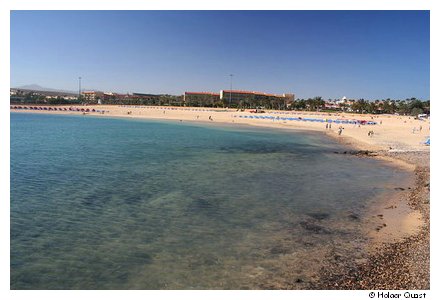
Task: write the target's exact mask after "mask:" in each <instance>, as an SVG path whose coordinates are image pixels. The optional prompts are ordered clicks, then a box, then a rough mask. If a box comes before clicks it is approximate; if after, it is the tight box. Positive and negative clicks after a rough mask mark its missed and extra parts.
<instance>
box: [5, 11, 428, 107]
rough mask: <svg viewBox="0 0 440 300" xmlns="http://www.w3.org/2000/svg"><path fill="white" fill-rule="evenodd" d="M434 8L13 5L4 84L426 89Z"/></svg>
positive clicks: (173, 90) (405, 92)
mask: <svg viewBox="0 0 440 300" xmlns="http://www.w3.org/2000/svg"><path fill="white" fill-rule="evenodd" d="M429 54H430V53H429V11H13V12H11V87H16V86H21V85H27V84H39V85H41V86H44V87H50V88H57V89H65V90H73V91H77V90H78V77H79V76H81V77H82V78H83V79H82V82H83V87H84V88H85V89H96V90H103V91H116V92H130V93H131V92H143V93H169V94H181V93H182V92H184V91H219V90H220V89H229V84H230V77H229V74H231V73H232V74H234V76H233V88H234V89H241V90H254V91H263V92H270V93H288V92H293V93H294V94H295V95H296V96H297V97H299V98H308V97H314V96H322V97H324V98H340V97H342V96H347V97H349V98H365V99H382V98H392V99H405V98H410V97H417V98H420V99H424V100H426V99H429V70H430V67H429V63H430V62H429Z"/></svg>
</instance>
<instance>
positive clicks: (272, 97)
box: [82, 90, 295, 108]
mask: <svg viewBox="0 0 440 300" xmlns="http://www.w3.org/2000/svg"><path fill="white" fill-rule="evenodd" d="M82 96H83V97H84V99H85V100H86V101H88V102H97V103H106V102H108V101H115V100H116V101H117V100H131V101H133V100H146V101H154V100H159V99H161V98H166V97H167V96H168V97H169V95H158V94H142V93H133V94H117V93H104V92H99V91H84V92H82ZM174 97H175V99H176V101H178V102H181V103H179V104H180V105H185V106H220V105H223V106H251V105H252V106H255V105H258V106H272V107H280V108H281V107H286V106H287V107H288V106H289V105H290V104H291V103H293V101H295V95H294V94H282V95H277V94H268V93H262V92H253V91H240V90H221V91H220V92H219V93H214V92H184V93H183V95H182V96H174Z"/></svg>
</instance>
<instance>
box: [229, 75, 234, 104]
mask: <svg viewBox="0 0 440 300" xmlns="http://www.w3.org/2000/svg"><path fill="white" fill-rule="evenodd" d="M229 76H230V77H231V85H230V87H229V108H231V100H232V76H234V74H229Z"/></svg>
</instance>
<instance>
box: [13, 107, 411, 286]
mask: <svg viewBox="0 0 440 300" xmlns="http://www.w3.org/2000/svg"><path fill="white" fill-rule="evenodd" d="M341 149H342V148H341V146H340V145H338V144H336V143H335V142H334V141H332V140H330V139H328V138H326V137H324V136H320V135H311V134H308V135H305V134H300V133H287V132H277V131H273V130H264V129H254V128H246V127H242V128H232V127H227V126H223V127H222V126H218V127H214V126H208V125H196V124H189V123H185V122H183V123H180V122H176V123H167V122H160V121H145V120H125V119H104V118H98V117H90V116H62V115H42V114H27V113H26V114H20V113H11V288H12V289H256V288H277V287H284V286H289V287H290V288H301V284H304V282H308V281H309V280H311V279H310V278H311V277H313V275H314V274H315V273H316V272H319V264H320V262H321V261H322V259H323V257H319V256H320V255H325V254H326V253H327V254H328V253H329V251H330V252H331V251H336V250H337V251H339V252H341V251H342V249H345V250H346V251H348V252H352V251H358V252H361V248H362V241H363V238H362V236H361V234H360V228H359V226H360V225H359V224H360V219H362V213H363V212H364V209H365V207H366V206H367V205H368V203H369V202H370V201H371V200H372V199H373V198H374V197H376V196H377V195H379V194H381V193H382V192H387V191H389V190H391V189H392V188H393V187H394V186H395V184H396V183H397V182H399V181H400V180H401V179H402V178H403V177H404V176H405V174H403V173H402V172H401V171H396V170H395V169H392V168H390V167H389V166H386V165H384V164H382V163H379V162H377V161H375V160H372V159H368V158H364V159H360V158H355V157H352V156H349V155H340V154H335V153H334V152H335V151H341ZM314 272H315V273H314ZM298 278H301V280H298Z"/></svg>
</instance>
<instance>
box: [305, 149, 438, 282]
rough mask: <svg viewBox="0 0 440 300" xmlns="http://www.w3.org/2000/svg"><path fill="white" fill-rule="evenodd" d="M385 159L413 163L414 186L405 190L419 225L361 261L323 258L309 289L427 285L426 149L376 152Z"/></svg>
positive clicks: (428, 186)
mask: <svg viewBox="0 0 440 300" xmlns="http://www.w3.org/2000/svg"><path fill="white" fill-rule="evenodd" d="M378 155H380V156H383V157H384V158H387V159H392V160H398V161H403V162H404V163H409V164H412V165H414V166H415V170H414V173H415V186H414V188H412V189H411V190H409V191H408V193H407V196H406V201H407V204H408V205H409V207H410V208H411V209H413V210H416V211H418V212H420V214H421V216H422V218H423V225H422V227H421V228H420V229H419V230H418V231H417V233H416V234H413V235H411V236H408V237H405V238H403V239H402V240H400V241H397V242H394V243H384V244H382V245H381V246H380V247H378V248H376V249H374V250H373V251H371V253H370V254H369V256H368V257H367V258H366V259H364V260H361V261H357V262H355V261H344V262H338V261H337V260H336V259H335V258H334V257H327V258H326V259H325V260H326V261H328V263H326V265H325V266H324V267H323V270H322V273H321V274H320V277H319V278H317V280H313V282H311V283H310V286H309V287H308V288H309V289H339V290H363V289H368V290H371V289H386V290H418V289H423V290H425V289H429V288H430V280H429V278H430V277H429V275H430V264H429V262H430V256H429V252H430V248H429V245H430V242H429V241H430V238H429V237H430V227H429V224H430V218H429V211H430V208H429V206H430V204H429V190H430V168H429V152H389V151H379V153H378Z"/></svg>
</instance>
